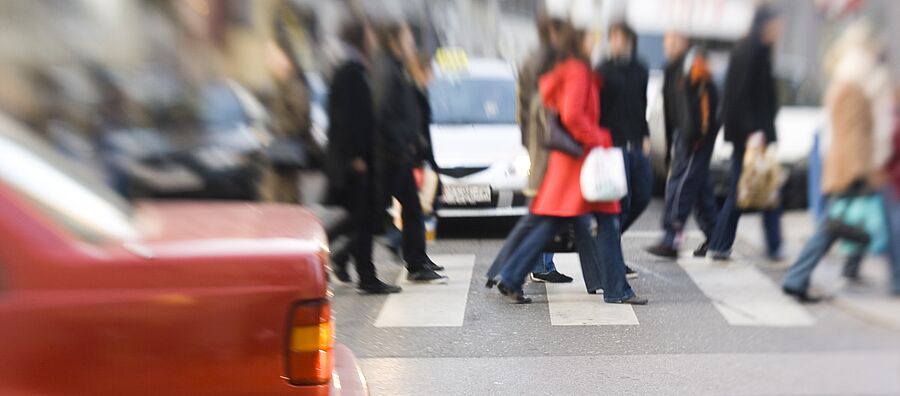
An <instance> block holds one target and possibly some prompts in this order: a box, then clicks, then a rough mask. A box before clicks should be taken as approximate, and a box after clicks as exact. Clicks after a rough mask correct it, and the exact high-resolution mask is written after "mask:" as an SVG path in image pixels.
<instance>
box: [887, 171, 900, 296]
mask: <svg viewBox="0 0 900 396" xmlns="http://www.w3.org/2000/svg"><path fill="white" fill-rule="evenodd" d="M884 204H885V211H884V213H885V214H886V215H887V225H888V233H889V234H888V235H890V239H889V245H888V249H889V252H888V253H889V256H888V257H889V258H890V263H891V291H893V292H894V293H897V294H900V194H897V192H896V191H895V190H894V186H890V185H889V186H887V188H885V192H884Z"/></svg>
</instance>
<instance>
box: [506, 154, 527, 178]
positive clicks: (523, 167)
mask: <svg viewBox="0 0 900 396" xmlns="http://www.w3.org/2000/svg"><path fill="white" fill-rule="evenodd" d="M530 172H531V159H530V158H528V155H527V154H522V155H519V156H517V157H516V158H515V159H513V162H512V172H511V173H513V174H516V175H528V174H529V173H530Z"/></svg>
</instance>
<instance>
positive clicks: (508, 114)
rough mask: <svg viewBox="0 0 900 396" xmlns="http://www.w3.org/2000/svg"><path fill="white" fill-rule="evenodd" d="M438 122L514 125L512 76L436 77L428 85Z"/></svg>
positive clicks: (433, 118) (514, 94)
mask: <svg viewBox="0 0 900 396" xmlns="http://www.w3.org/2000/svg"><path fill="white" fill-rule="evenodd" d="M429 97H430V100H431V111H432V122H434V123H435V124H515V123H516V84H515V82H514V81H513V80H512V79H474V78H472V79H459V80H455V79H449V78H440V79H436V80H435V81H434V82H433V83H432V84H431V86H430V87H429Z"/></svg>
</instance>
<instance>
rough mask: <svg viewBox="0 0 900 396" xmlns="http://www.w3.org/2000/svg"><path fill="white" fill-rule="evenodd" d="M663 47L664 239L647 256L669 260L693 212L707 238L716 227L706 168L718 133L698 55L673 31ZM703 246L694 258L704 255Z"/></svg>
mask: <svg viewBox="0 0 900 396" xmlns="http://www.w3.org/2000/svg"><path fill="white" fill-rule="evenodd" d="M664 44H665V50H666V57H667V58H668V59H669V63H668V64H667V65H666V68H665V79H664V81H663V101H664V103H663V108H664V111H665V123H666V153H667V159H668V158H671V162H670V163H669V165H671V166H670V170H669V179H668V181H667V183H666V194H665V203H666V205H665V209H664V210H663V219H662V226H663V231H664V236H663V238H662V240H661V241H660V242H659V243H658V244H657V245H654V246H652V247H649V248H647V251H648V252H649V253H651V254H653V255H655V256H660V257H665V258H673V259H674V258H677V257H678V251H679V248H680V247H681V241H682V239H683V238H682V232H683V231H684V228H685V225H686V224H687V220H688V217H690V215H691V213H692V212H693V213H695V214H696V219H697V225H698V226H699V228H700V230H701V231H703V233H704V234H706V236H707V239H708V238H709V236H710V235H711V233H712V229H713V227H714V226H715V221H716V212H717V208H716V204H715V197H714V195H713V191H712V185H711V184H710V180H709V164H710V161H711V160H712V153H713V148H714V147H715V143H716V136H717V135H718V130H719V124H718V122H717V119H716V108H717V105H718V100H717V99H718V96H717V91H716V87H715V85H714V83H713V81H712V75H711V73H710V70H709V67H708V65H707V62H706V58H705V56H704V55H703V53H702V51H700V50H698V49H696V48H691V47H690V40H689V39H688V38H687V37H685V36H684V35H682V34H680V33H677V32H668V33H666V36H665V42H664ZM668 155H671V157H668ZM706 246H707V243H706V242H704V243H703V245H701V246H700V248H698V249H697V250H696V251H695V252H694V255H695V256H700V255H705V254H706Z"/></svg>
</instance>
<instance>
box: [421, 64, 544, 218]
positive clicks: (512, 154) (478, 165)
mask: <svg viewBox="0 0 900 396" xmlns="http://www.w3.org/2000/svg"><path fill="white" fill-rule="evenodd" d="M434 70H435V78H434V80H433V82H432V83H431V84H430V86H429V100H430V101H431V109H432V123H431V140H432V142H431V143H432V147H433V150H434V156H435V162H436V164H437V167H438V169H437V172H438V174H439V175H440V181H441V184H442V185H443V196H442V198H441V201H440V202H439V206H438V208H437V215H438V217H443V218H447V217H506V216H521V215H524V214H526V213H527V212H528V207H527V205H526V199H525V196H524V195H523V194H522V190H523V189H524V188H525V186H526V184H527V181H528V170H529V168H530V162H529V158H528V152H527V150H526V149H525V147H524V146H523V145H522V134H521V132H520V129H519V126H518V124H517V122H516V79H515V72H514V69H513V68H512V66H510V64H508V63H506V62H504V61H501V60H493V59H472V60H465V61H463V62H456V63H455V64H454V65H453V66H452V67H442V66H441V65H440V64H437V63H436V64H435V67H434Z"/></svg>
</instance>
